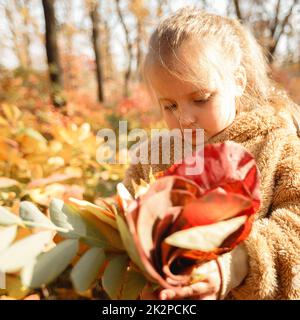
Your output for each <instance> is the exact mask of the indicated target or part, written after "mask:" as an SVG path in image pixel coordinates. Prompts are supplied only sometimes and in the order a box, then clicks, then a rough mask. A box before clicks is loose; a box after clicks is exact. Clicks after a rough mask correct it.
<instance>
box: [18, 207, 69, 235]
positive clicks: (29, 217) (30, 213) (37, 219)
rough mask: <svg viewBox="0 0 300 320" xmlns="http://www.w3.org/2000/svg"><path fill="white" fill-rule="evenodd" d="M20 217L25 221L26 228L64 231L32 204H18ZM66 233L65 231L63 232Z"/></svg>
mask: <svg viewBox="0 0 300 320" xmlns="http://www.w3.org/2000/svg"><path fill="white" fill-rule="evenodd" d="M20 217H21V218H22V219H23V220H25V221H24V224H25V225H27V226H32V227H38V228H45V229H49V230H56V231H64V229H62V228H58V227H57V226H56V225H55V224H54V223H52V221H51V220H50V219H48V218H47V217H46V216H45V215H44V214H43V213H42V212H41V211H40V210H39V209H38V208H37V207H36V206H35V205H34V204H33V203H31V202H29V201H22V202H21V203H20ZM65 231H66V232H67V230H65Z"/></svg>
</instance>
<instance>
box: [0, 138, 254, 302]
mask: <svg viewBox="0 0 300 320" xmlns="http://www.w3.org/2000/svg"><path fill="white" fill-rule="evenodd" d="M200 156H201V155H200V153H194V154H193V155H192V156H190V157H189V158H187V159H184V161H183V162H182V163H177V164H174V165H173V166H171V167H170V168H169V169H168V170H167V171H165V172H161V173H159V174H156V175H155V176H153V175H152V174H151V176H150V177H149V179H150V180H149V181H150V182H149V183H146V182H145V181H141V183H140V184H139V185H137V184H136V183H134V181H133V187H134V190H135V194H134V196H132V195H131V194H130V193H129V192H128V190H127V189H126V188H125V186H124V185H123V184H119V185H118V187H117V189H118V194H117V196H116V197H114V201H111V202H108V201H106V200H102V205H101V206H96V205H94V204H92V203H89V202H87V201H82V200H77V199H73V198H70V199H69V201H68V202H66V203H63V202H62V201H60V200H58V199H54V200H53V201H52V202H51V204H50V208H49V211H50V218H47V217H46V216H45V215H44V214H42V213H41V212H40V211H39V210H38V209H37V208H36V207H35V206H34V205H33V204H31V203H28V202H23V203H21V207H20V215H19V216H16V215H13V214H11V213H9V212H8V211H6V210H5V209H4V208H2V209H1V211H0V225H1V224H2V225H5V226H6V227H3V228H2V229H0V238H1V233H6V234H7V235H8V236H7V238H6V239H7V240H6V244H5V245H4V246H3V242H2V243H1V244H0V270H2V271H3V272H6V273H16V272H18V273H17V274H18V275H19V277H20V279H21V283H22V285H23V286H24V287H26V288H38V287H42V286H45V285H47V284H48V283H50V282H51V281H53V280H54V279H55V278H56V277H57V276H59V274H61V273H62V272H63V271H64V270H65V269H66V268H67V266H68V265H70V264H72V265H73V266H74V267H73V269H72V271H71V274H70V277H71V280H72V283H73V286H74V288H75V289H76V291H78V292H86V291H87V290H89V288H91V286H92V285H93V283H95V280H98V281H99V279H100V281H101V284H102V287H103V289H104V290H105V291H106V293H107V294H108V296H109V297H110V298H111V299H138V298H139V297H140V294H141V292H142V290H143V288H144V287H145V286H146V285H149V284H152V288H153V291H154V290H155V289H157V288H158V287H163V288H169V289H173V290H175V291H177V292H179V291H180V290H181V288H182V287H184V286H187V285H189V284H191V283H194V282H196V281H199V280H203V279H202V278H201V276H200V278H201V279H200V278H199V275H198V274H197V273H196V272H194V270H196V267H197V266H199V264H201V263H203V262H206V261H209V260H212V259H216V258H217V257H218V256H219V255H221V254H224V253H226V252H229V251H231V250H232V249H233V248H235V247H236V246H237V245H238V244H239V243H241V242H242V241H244V240H245V239H246V238H247V236H248V235H249V233H250V231H251V226H252V223H253V220H254V214H255V212H256V211H257V210H258V208H259V205H260V192H259V172H258V169H257V167H256V164H255V160H254V158H253V156H252V155H251V154H250V153H249V152H247V150H246V149H245V148H243V147H242V146H241V145H239V144H237V143H234V142H225V143H220V144H210V145H206V146H205V148H204V169H203V171H202V172H201V173H199V174H196V175H195V174H194V175H187V174H186V173H187V172H188V171H187V170H186V169H187V168H188V167H191V166H193V165H196V164H197V163H199V162H198V161H196V160H197V157H200ZM17 226H19V228H24V227H35V228H39V230H40V229H48V230H50V231H40V232H38V233H35V234H33V235H31V236H30V237H31V239H30V237H27V238H25V239H22V240H19V241H17V242H15V243H13V244H11V242H12V241H13V240H11V239H14V235H15V233H16V228H17ZM54 235H55V236H54ZM53 236H54V238H53ZM34 237H35V238H34ZM28 238H29V239H28ZM62 238H65V239H67V240H63V241H62ZM53 239H54V244H52V246H51V245H50V249H49V243H50V241H51V240H53ZM26 241H27V242H28V241H31V245H32V244H33V243H36V244H38V245H36V247H35V248H34V249H35V250H33V249H32V248H31V251H28V250H27V251H26V245H24V242H26ZM20 242H21V244H20ZM22 242H23V244H22ZM1 245H2V248H1ZM45 246H48V248H47V247H46V251H45ZM4 247H5V249H4ZM80 249H81V250H80ZM25 252H26V253H25ZM78 252H79V254H78ZM78 255H79V256H80V257H78ZM25 256H26V258H25Z"/></svg>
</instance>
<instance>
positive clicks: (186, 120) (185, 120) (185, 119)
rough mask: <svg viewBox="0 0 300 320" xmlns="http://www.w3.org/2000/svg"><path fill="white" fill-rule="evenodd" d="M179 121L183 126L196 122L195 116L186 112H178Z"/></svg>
mask: <svg viewBox="0 0 300 320" xmlns="http://www.w3.org/2000/svg"><path fill="white" fill-rule="evenodd" d="M179 122H180V124H181V125H182V126H183V127H190V126H192V125H193V124H195V123H196V117H195V116H194V115H193V114H191V113H188V112H183V113H181V114H180V117H179Z"/></svg>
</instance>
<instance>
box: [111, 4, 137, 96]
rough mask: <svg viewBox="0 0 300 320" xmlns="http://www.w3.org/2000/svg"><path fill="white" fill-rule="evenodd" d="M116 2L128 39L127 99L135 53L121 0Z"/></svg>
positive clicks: (125, 91) (125, 88) (125, 84)
mask: <svg viewBox="0 0 300 320" xmlns="http://www.w3.org/2000/svg"><path fill="white" fill-rule="evenodd" d="M115 1H116V7H117V14H118V17H119V19H120V22H121V25H122V27H123V30H124V33H125V38H126V47H127V55H128V66H127V70H126V72H125V76H124V80H125V83H124V96H125V97H127V96H128V95H129V81H130V76H131V69H132V61H133V52H132V43H131V41H130V37H129V30H128V28H127V26H126V23H125V21H124V16H123V13H122V10H121V8H120V0H115Z"/></svg>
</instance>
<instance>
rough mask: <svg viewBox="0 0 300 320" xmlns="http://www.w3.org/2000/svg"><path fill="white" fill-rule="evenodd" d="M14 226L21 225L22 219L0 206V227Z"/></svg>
mask: <svg viewBox="0 0 300 320" xmlns="http://www.w3.org/2000/svg"><path fill="white" fill-rule="evenodd" d="M14 224H17V225H23V222H22V219H20V217H18V216H17V215H15V214H13V213H11V212H9V211H8V210H7V209H5V208H4V207H1V206H0V225H2V226H11V225H14Z"/></svg>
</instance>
